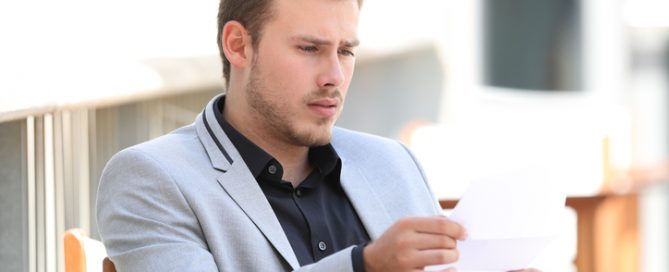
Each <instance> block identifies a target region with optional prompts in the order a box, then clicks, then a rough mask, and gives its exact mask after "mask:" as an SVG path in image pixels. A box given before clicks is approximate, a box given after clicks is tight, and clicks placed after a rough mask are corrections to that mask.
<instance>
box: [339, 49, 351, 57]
mask: <svg viewBox="0 0 669 272" xmlns="http://www.w3.org/2000/svg"><path fill="white" fill-rule="evenodd" d="M339 54H340V55H343V56H347V57H355V53H353V51H351V50H349V49H339Z"/></svg>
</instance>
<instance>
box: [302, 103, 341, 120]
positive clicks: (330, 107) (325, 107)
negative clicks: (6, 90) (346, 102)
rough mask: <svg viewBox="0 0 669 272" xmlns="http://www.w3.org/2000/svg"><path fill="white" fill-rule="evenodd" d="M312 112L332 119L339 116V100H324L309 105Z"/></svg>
mask: <svg viewBox="0 0 669 272" xmlns="http://www.w3.org/2000/svg"><path fill="white" fill-rule="evenodd" d="M307 106H308V107H309V109H310V110H312V111H313V112H315V113H316V114H318V115H320V116H323V117H332V116H334V115H335V114H337V108H338V107H339V100H338V99H335V98H322V99H317V100H314V101H311V102H309V103H308V104H307Z"/></svg>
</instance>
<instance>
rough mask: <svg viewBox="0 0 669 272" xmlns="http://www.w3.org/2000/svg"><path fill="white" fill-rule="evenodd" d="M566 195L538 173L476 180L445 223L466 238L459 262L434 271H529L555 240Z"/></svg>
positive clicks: (543, 173) (541, 172)
mask: <svg viewBox="0 0 669 272" xmlns="http://www.w3.org/2000/svg"><path fill="white" fill-rule="evenodd" d="M565 199H566V197H565V194H564V192H563V190H561V189H560V187H559V186H556V184H555V183H553V182H552V181H550V179H548V175H547V174H546V173H545V172H543V171H541V170H527V171H523V172H517V173H513V174H506V175H503V176H497V177H494V178H490V179H485V180H479V181H474V182H472V183H471V184H470V186H469V189H468V190H467V191H466V192H465V194H464V195H463V196H462V198H460V201H458V205H457V206H456V207H455V209H454V210H453V212H452V213H451V215H450V216H449V218H450V219H451V220H453V221H455V222H458V223H460V224H462V225H463V226H464V227H465V229H466V230H467V233H468V238H467V240H466V241H462V242H458V251H459V252H460V259H459V260H458V262H456V263H453V264H447V265H439V266H432V267H426V270H427V271H435V270H441V269H446V268H449V267H455V268H457V270H458V271H460V272H463V271H510V270H515V269H522V268H527V267H528V266H529V265H530V264H531V262H532V261H533V260H534V259H535V258H536V257H537V256H538V255H539V254H540V253H541V251H542V250H543V249H544V248H546V246H547V245H548V243H549V242H550V241H551V240H552V239H553V238H554V237H556V236H557V234H558V229H557V226H559V225H560V224H558V223H559V219H560V215H561V213H560V212H561V210H562V209H563V208H564V205H565Z"/></svg>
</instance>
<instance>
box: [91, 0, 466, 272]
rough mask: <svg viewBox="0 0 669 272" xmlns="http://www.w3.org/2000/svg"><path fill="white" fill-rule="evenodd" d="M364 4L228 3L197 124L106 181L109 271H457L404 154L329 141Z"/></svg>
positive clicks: (382, 145)
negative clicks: (211, 87) (219, 81)
mask: <svg viewBox="0 0 669 272" xmlns="http://www.w3.org/2000/svg"><path fill="white" fill-rule="evenodd" d="M361 2H362V1H361V0H359V1H355V0H255V1H251V0H222V1H221V7H220V11H219V39H218V42H219V49H220V51H221V56H222V58H223V61H224V76H225V78H226V84H227V85H228V88H227V91H226V93H225V95H221V96H219V97H216V98H214V99H213V100H212V101H211V102H209V104H208V105H207V106H206V108H205V109H204V111H203V112H202V114H201V115H200V116H198V118H197V119H196V121H195V123H194V124H192V125H190V126H186V127H184V128H181V129H179V130H176V131H174V132H172V133H170V134H168V135H166V136H163V137H160V138H158V139H155V140H152V141H149V142H147V143H143V144H140V145H138V146H134V147H131V148H129V149H126V150H124V151H122V152H120V153H119V154H117V155H115V156H114V157H113V158H112V159H111V160H110V162H109V163H108V165H107V167H106V168H105V170H104V172H103V175H102V179H101V182H100V188H99V192H98V206H97V208H98V225H99V229H100V234H101V236H102V240H103V242H104V243H105V246H106V248H107V252H108V254H109V256H110V258H111V259H112V261H113V262H114V263H115V265H116V268H117V269H118V270H119V271H216V270H219V271H286V270H300V271H414V270H421V269H422V268H424V267H425V266H428V265H434V264H443V263H451V262H454V261H456V260H457V257H458V253H457V249H456V244H457V243H456V241H457V240H463V239H465V238H466V234H465V230H464V229H463V228H462V227H461V226H459V225H458V224H456V223H454V222H451V221H449V220H448V219H447V218H445V217H443V216H440V215H439V214H440V208H439V206H438V204H437V202H436V200H435V199H434V197H433V195H432V194H431V192H430V189H429V188H428V186H427V183H426V181H425V179H424V176H423V174H422V172H421V169H420V168H419V166H418V164H417V163H416V161H415V160H414V158H413V157H412V155H411V154H410V153H409V151H408V150H407V149H406V148H405V147H404V146H402V145H401V144H399V143H397V142H395V141H391V140H387V139H382V138H379V137H375V136H370V135H365V134H361V133H356V132H352V131H347V130H344V129H340V128H333V126H334V123H335V121H336V119H337V117H338V116H339V114H340V113H341V110H342V108H343V103H344V97H345V95H346V92H347V89H348V86H349V83H350V80H351V76H352V74H353V66H354V59H355V53H356V46H357V44H358V37H357V25H358V12H359V9H360V4H361Z"/></svg>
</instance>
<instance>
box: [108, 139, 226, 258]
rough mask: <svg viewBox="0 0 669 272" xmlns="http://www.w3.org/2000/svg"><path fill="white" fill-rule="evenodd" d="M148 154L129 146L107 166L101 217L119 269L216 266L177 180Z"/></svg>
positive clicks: (111, 252) (110, 253) (109, 251)
mask: <svg viewBox="0 0 669 272" xmlns="http://www.w3.org/2000/svg"><path fill="white" fill-rule="evenodd" d="M168 173H169V171H165V169H162V168H161V166H160V165H159V164H158V163H157V162H156V161H155V160H154V159H152V158H151V157H149V155H147V154H145V153H143V152H142V151H141V150H136V149H132V148H131V149H127V150H124V151H122V152H120V153H118V154H117V155H115V156H114V157H113V158H112V159H111V160H110V162H109V163H108V164H107V166H106V167H105V170H104V171H103V173H102V177H101V180H100V187H99V188H98V196H97V222H98V228H99V231H100V236H101V237H102V241H103V243H104V245H105V248H106V249H107V253H108V255H109V257H110V258H111V260H112V261H113V262H114V265H115V266H116V268H117V270H118V271H217V270H218V269H217V267H216V264H215V262H214V258H213V256H212V255H211V253H210V252H209V251H208V250H207V246H206V243H205V241H204V238H203V237H204V236H203V233H202V230H201V228H200V226H199V223H198V222H197V218H196V216H195V214H194V213H193V211H192V209H191V207H190V206H189V204H188V202H187V201H186V199H185V198H184V197H183V194H182V193H181V190H180V189H179V187H178V185H177V183H175V182H174V180H173V179H172V178H171V177H170V176H169V175H168Z"/></svg>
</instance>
